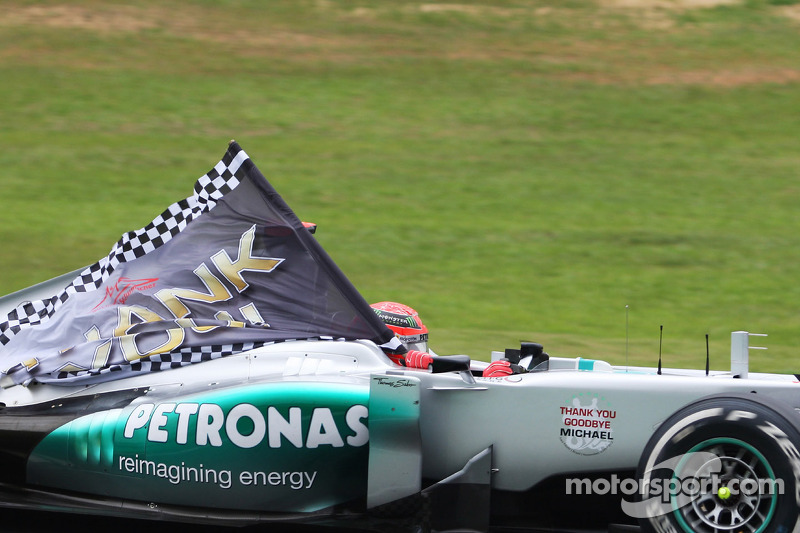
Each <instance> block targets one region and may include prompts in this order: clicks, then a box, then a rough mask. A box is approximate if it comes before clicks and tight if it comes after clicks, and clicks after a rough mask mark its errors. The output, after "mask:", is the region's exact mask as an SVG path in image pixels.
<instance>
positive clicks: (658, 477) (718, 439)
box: [623, 394, 800, 533]
mask: <svg viewBox="0 0 800 533" xmlns="http://www.w3.org/2000/svg"><path fill="white" fill-rule="evenodd" d="M799 446H800V415H798V414H797V413H796V412H795V411H794V409H791V408H789V407H788V406H786V405H784V404H782V403H780V402H777V401H774V400H771V399H766V398H760V397H757V396H756V395H755V394H746V395H745V394H742V395H729V396H724V397H711V398H707V399H704V400H700V401H697V402H695V403H693V404H690V405H688V406H687V407H685V408H683V409H681V410H680V411H678V412H676V413H675V414H674V415H672V416H671V417H670V418H669V419H667V420H666V421H665V422H664V423H663V424H661V426H659V428H658V430H657V431H656V432H655V433H654V434H653V436H652V437H651V438H650V440H649V441H648V443H647V445H646V446H645V448H644V451H643V453H642V458H641V461H640V462H639V468H638V470H637V479H638V480H639V483H640V485H639V487H640V494H639V498H638V500H637V501H635V502H633V503H631V502H624V503H623V508H625V507H626V506H627V508H626V512H628V513H629V514H631V515H633V516H636V517H637V518H639V519H640V523H641V526H642V529H643V530H644V531H648V532H659V533H662V532H663V533H665V532H674V533H726V532H731V533H772V532H777V533H783V532H784V531H785V532H791V531H794V530H795V527H800V522H799V521H798V519H799V518H800V494H798V490H800V450H799V448H798V447H799Z"/></svg>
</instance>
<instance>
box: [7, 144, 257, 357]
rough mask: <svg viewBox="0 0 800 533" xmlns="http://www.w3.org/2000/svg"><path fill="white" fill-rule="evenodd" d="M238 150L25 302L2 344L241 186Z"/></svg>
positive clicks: (13, 315)
mask: <svg viewBox="0 0 800 533" xmlns="http://www.w3.org/2000/svg"><path fill="white" fill-rule="evenodd" d="M231 146H232V147H235V149H237V151H236V152H235V153H232V151H231V150H229V151H228V152H227V153H226V154H225V156H224V157H223V158H222V160H221V161H220V162H219V163H217V165H216V166H215V167H214V168H213V169H211V170H210V171H209V172H208V173H207V174H205V175H204V176H202V177H201V178H200V179H199V180H197V183H195V184H194V193H193V194H192V195H191V196H189V197H188V198H185V199H183V200H180V201H179V202H175V203H174V204H172V205H171V206H169V207H168V208H167V209H166V210H165V211H164V212H163V213H161V214H160V215H158V216H157V217H156V218H155V219H154V220H153V221H152V222H150V223H149V224H148V225H146V226H145V227H143V228H141V229H138V230H136V231H129V232H128V233H126V234H124V235H123V236H122V237H121V238H120V239H119V241H117V243H116V244H115V245H114V247H113V248H111V251H110V252H109V253H108V255H107V256H105V257H103V258H102V259H100V260H99V261H98V262H96V263H94V264H93V265H91V266H89V267H86V269H84V270H83V272H81V273H80V274H79V275H78V277H76V278H75V279H74V280H73V281H72V283H70V284H69V285H67V287H66V288H65V289H64V290H63V291H62V292H61V293H59V294H57V295H55V296H53V297H52V298H49V299H47V300H41V301H39V302H25V303H23V304H21V305H19V306H18V307H17V308H16V309H14V310H13V311H11V312H10V313H9V314H8V318H7V319H6V321H4V322H0V344H3V345H5V344H8V343H9V342H10V341H11V339H12V338H13V337H14V336H15V335H16V334H17V333H19V332H20V331H21V330H22V329H24V328H26V327H30V326H34V325H37V324H41V323H42V322H44V321H46V320H47V319H48V318H50V317H51V316H53V314H54V313H55V312H56V311H57V310H58V309H59V308H60V307H61V306H62V305H63V304H64V302H66V301H67V299H69V298H70V296H72V295H73V294H75V293H78V292H91V291H94V290H97V288H98V287H100V286H101V285H102V284H103V282H105V281H106V280H107V279H108V278H109V276H111V274H112V273H113V272H114V271H115V270H116V269H117V267H118V266H119V265H120V264H121V263H126V262H128V261H133V260H134V259H137V258H139V257H143V256H144V255H146V254H148V253H150V252H152V251H154V250H156V249H157V248H159V247H160V246H162V245H164V244H165V243H167V242H169V241H170V240H172V238H173V237H175V236H176V235H177V234H178V233H180V232H181V231H183V230H184V229H185V228H186V227H187V226H188V225H189V223H190V222H191V221H192V220H194V219H196V218H197V217H199V216H200V215H202V214H203V213H206V212H208V211H211V210H212V209H213V208H214V206H215V205H216V204H217V201H218V200H219V199H220V198H222V197H223V196H224V195H225V194H227V193H229V192H230V191H232V190H233V189H235V188H236V186H237V185H239V179H238V178H237V177H236V172H237V171H238V170H239V168H240V167H241V165H242V162H243V161H245V160H247V159H248V156H247V154H246V153H245V151H244V150H242V149H241V148H239V146H238V145H237V144H236V143H231Z"/></svg>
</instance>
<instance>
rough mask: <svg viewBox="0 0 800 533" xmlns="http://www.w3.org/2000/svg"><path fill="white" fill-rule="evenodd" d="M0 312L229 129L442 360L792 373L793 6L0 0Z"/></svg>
mask: <svg viewBox="0 0 800 533" xmlns="http://www.w3.org/2000/svg"><path fill="white" fill-rule="evenodd" d="M3 11H4V15H3V16H2V18H0V80H2V83H0V145H1V146H2V150H0V243H2V250H0V272H2V275H1V276H0V294H5V293H8V292H11V291H13V290H17V289H20V288H23V287H25V286H28V285H31V284H33V283H35V282H38V281H41V280H44V279H48V278H50V277H53V276H55V275H58V274H60V273H62V272H66V271H68V270H71V269H75V268H78V267H81V266H84V265H86V264H89V263H92V262H94V261H95V260H97V259H98V258H99V257H101V256H102V255H104V254H105V253H106V252H107V250H108V249H109V248H110V246H111V245H112V244H113V243H114V242H115V241H116V240H117V238H118V237H119V235H120V234H121V233H123V232H125V231H127V230H130V229H134V228H138V227H141V226H142V225H143V224H145V223H147V222H148V221H149V220H151V219H152V217H153V216H154V215H156V214H157V213H160V211H161V210H162V209H163V208H164V207H165V206H166V205H168V204H169V203H171V202H173V201H175V200H177V199H180V198H183V197H185V196H186V195H187V194H189V192H190V189H191V186H192V184H193V182H194V180H195V179H196V178H197V177H199V176H200V175H201V174H203V173H205V172H206V171H207V170H208V169H209V168H210V167H211V166H212V165H213V164H215V163H216V162H217V161H218V160H219V157H220V156H221V155H222V154H223V153H224V151H225V149H226V146H227V142H228V140H229V139H231V138H235V139H236V140H237V141H239V143H240V144H241V145H242V147H243V148H244V149H245V150H246V151H247V152H248V154H249V155H250V156H251V157H252V158H253V160H254V161H255V163H256V164H257V165H258V167H259V168H260V169H261V171H262V172H263V173H264V174H265V175H266V176H267V177H268V178H269V179H270V181H271V182H272V183H273V185H274V186H275V187H276V189H277V190H278V191H279V192H281V194H282V195H283V196H284V198H285V199H286V200H287V202H288V203H289V204H290V205H291V206H292V207H293V208H294V209H295V211H296V212H297V213H298V215H299V216H300V217H301V218H303V219H304V220H311V221H314V222H316V223H318V224H319V226H320V231H319V233H318V238H319V240H320V242H321V243H322V244H323V246H324V247H325V248H326V249H327V250H328V251H329V253H330V254H331V255H332V256H333V258H334V259H335V260H336V261H337V262H338V263H339V265H340V266H341V267H342V269H343V270H344V272H345V273H346V274H347V275H348V276H349V277H350V279H351V280H352V281H353V282H354V284H355V285H356V286H357V287H358V288H359V289H360V290H361V292H362V293H363V294H364V296H365V297H366V298H367V300H370V301H377V300H383V299H391V300H399V301H403V302H404V303H407V304H410V305H412V306H414V307H416V308H418V310H419V311H420V312H421V314H422V316H423V318H424V320H425V322H426V324H427V325H428V326H429V328H430V329H431V334H432V345H433V347H434V348H435V349H436V350H437V351H438V352H439V353H468V354H470V355H473V356H476V357H479V358H487V357H488V353H489V351H490V350H491V349H502V348H505V347H513V346H515V345H517V344H518V342H519V341H520V340H536V341H539V342H542V343H543V344H544V345H545V348H546V350H547V351H549V352H550V353H551V354H552V355H582V356H588V357H598V358H603V359H606V360H609V361H610V362H612V363H615V364H624V363H625V360H626V355H625V353H626V306H628V310H627V316H628V328H627V329H628V336H629V340H628V343H627V345H628V361H629V362H630V363H631V364H634V363H635V364H648V365H654V364H655V362H656V357H657V352H658V345H659V340H658V336H659V326H661V325H663V326H664V342H663V352H664V359H665V362H664V364H665V365H667V366H670V365H685V366H691V367H701V366H703V365H704V360H705V339H704V336H705V335H706V334H709V335H710V339H711V358H712V367H715V368H720V369H725V368H727V367H728V364H729V363H728V358H729V344H730V332H731V331H733V330H737V329H745V330H749V331H752V332H758V333H767V334H769V337H767V339H760V340H758V341H757V342H756V344H760V345H766V346H768V347H769V351H768V352H766V353H764V352H759V353H755V354H754V357H755V361H753V363H752V364H751V367H752V368H754V369H758V370H776V371H792V372H796V371H798V370H800V360H798V357H797V355H798V354H797V348H796V347H797V345H798V340H800V313H798V306H799V305H800V304H799V303H798V302H800V287H798V283H797V281H798V277H800V276H798V274H800V231H798V230H799V229H800V207H799V206H798V202H800V151H799V150H798V139H800V120H798V118H800V4H796V3H794V2H792V1H790V0H773V1H767V0H742V1H734V0H728V1H722V0H596V1H594V0H561V1H558V2H556V1H543V0H542V1H535V0H531V1H522V0H517V1H515V0H507V1H499V0H497V1H484V2H478V3H473V2H470V1H468V0H460V1H459V3H441V2H411V1H401V0H394V1H392V2H378V1H374V0H352V1H350V0H343V1H332V0H328V1H326V0H314V1H311V0H308V1H303V0H291V1H290V0H287V1H272V2H263V1H261V0H252V1H246V0H241V1H235V0H230V1H210V0H195V1H188V0H187V1H167V2H161V1H159V2H156V1H151V0H146V1H141V2H136V3H130V4H127V3H108V2H105V1H103V2H100V1H90V0H84V1H71V2H50V1H37V2H24V1H19V2H14V1H12V2H4V3H3Z"/></svg>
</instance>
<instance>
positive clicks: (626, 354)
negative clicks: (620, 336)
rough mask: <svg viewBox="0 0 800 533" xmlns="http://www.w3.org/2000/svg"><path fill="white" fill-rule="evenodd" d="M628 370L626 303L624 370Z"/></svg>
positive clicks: (626, 317) (626, 310) (626, 307)
mask: <svg viewBox="0 0 800 533" xmlns="http://www.w3.org/2000/svg"><path fill="white" fill-rule="evenodd" d="M627 371H628V304H625V372H627Z"/></svg>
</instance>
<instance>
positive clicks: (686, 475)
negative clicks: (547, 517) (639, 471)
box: [565, 452, 784, 518]
mask: <svg viewBox="0 0 800 533" xmlns="http://www.w3.org/2000/svg"><path fill="white" fill-rule="evenodd" d="M655 471H668V472H671V474H669V475H661V476H653V475H652V474H653V472H655ZM722 472H723V467H722V461H721V460H720V458H719V457H717V456H716V455H715V454H712V453H707V452H694V453H691V454H685V455H681V456H677V457H673V458H671V459H667V460H666V461H662V462H661V463H658V464H656V465H654V466H652V467H651V468H650V469H648V470H647V473H646V475H645V476H643V478H642V479H638V480H637V479H632V478H627V477H622V478H621V477H619V476H617V475H616V474H612V475H611V476H609V477H600V478H595V479H589V478H567V479H566V486H565V491H566V494H567V495H568V496H569V495H590V496H591V495H595V496H607V495H621V496H623V499H622V502H621V506H622V510H623V511H624V512H625V513H626V514H627V515H628V516H631V517H633V518H651V517H655V516H660V515H663V514H667V513H671V512H673V511H674V510H675V509H676V508H680V507H683V506H684V505H688V504H690V503H692V502H693V501H695V500H697V499H698V498H700V497H709V496H712V497H716V498H718V499H719V500H720V501H722V502H725V501H731V502H734V501H737V499H738V498H740V497H744V498H754V497H755V498H757V497H763V496H775V495H781V494H783V493H784V482H783V480H782V479H780V478H777V479H773V478H762V477H757V476H754V475H752V474H754V472H752V471H751V472H749V474H750V475H746V476H742V477H731V476H729V475H723V473H722Z"/></svg>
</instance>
